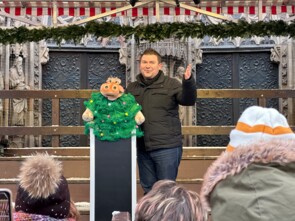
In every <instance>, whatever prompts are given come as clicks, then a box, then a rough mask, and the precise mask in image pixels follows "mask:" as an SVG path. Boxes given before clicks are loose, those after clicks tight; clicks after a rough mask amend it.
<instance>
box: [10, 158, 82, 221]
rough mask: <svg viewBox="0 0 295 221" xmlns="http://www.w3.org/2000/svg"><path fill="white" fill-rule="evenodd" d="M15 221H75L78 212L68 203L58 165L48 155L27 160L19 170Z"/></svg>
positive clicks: (60, 169) (67, 191)
mask: <svg viewBox="0 0 295 221" xmlns="http://www.w3.org/2000/svg"><path fill="white" fill-rule="evenodd" d="M19 179H20V182H19V186H18V190H17V194H16V199H15V212H14V214H13V216H14V220H15V221H18V220H22V221H23V220H34V221H37V220H40V221H41V220H45V221H55V220H64V221H75V220H79V212H78V210H77V208H76V207H75V204H74V203H73V202H72V201H71V198H70V192H69V187H68V183H67V180H66V178H65V177H64V176H63V175H62V165H61V162H59V161H57V160H55V159H54V158H53V157H51V156H49V155H48V154H36V155H33V156H31V157H29V158H27V159H26V160H25V161H24V163H23V164H22V166H21V168H20V174H19Z"/></svg>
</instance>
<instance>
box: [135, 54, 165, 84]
mask: <svg viewBox="0 0 295 221" xmlns="http://www.w3.org/2000/svg"><path fill="white" fill-rule="evenodd" d="M161 67H162V64H161V63H159V60H158V57H157V56H156V55H143V56H142V57H141V60H140V66H139V68H140V72H141V74H142V75H143V77H144V78H147V79H152V78H154V77H155V76H156V75H157V74H158V72H159V70H160V69H161Z"/></svg>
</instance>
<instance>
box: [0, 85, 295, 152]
mask: <svg viewBox="0 0 295 221" xmlns="http://www.w3.org/2000/svg"><path fill="white" fill-rule="evenodd" d="M92 92H98V91H94V90H24V91H21V90H0V99H3V100H7V99H13V98H27V99H50V100H51V101H52V116H51V117H52V125H51V126H33V125H32V126H0V134H5V135H49V136H52V147H58V146H59V139H60V135H83V134H84V127H83V126H59V122H60V119H59V116H60V114H59V112H60V110H59V103H60V99H65V98H67V99H88V98H89V97H90V96H91V93H92ZM196 93H197V98H203V99H204V98H205V99H212V98H256V99H257V103H258V104H259V105H260V106H265V104H266V99H270V98H284V99H287V98H294V97H295V90H292V89H288V90H281V89H271V90H269V89H263V90H256V89H199V90H196ZM233 128H234V126H183V127H182V132H183V134H184V135H227V134H229V132H230V131H231V130H232V129H233ZM292 128H293V127H292Z"/></svg>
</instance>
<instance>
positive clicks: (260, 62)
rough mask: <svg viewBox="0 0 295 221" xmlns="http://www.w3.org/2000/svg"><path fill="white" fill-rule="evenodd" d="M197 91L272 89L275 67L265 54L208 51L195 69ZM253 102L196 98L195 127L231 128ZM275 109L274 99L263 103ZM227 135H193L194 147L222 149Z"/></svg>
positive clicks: (275, 75)
mask: <svg viewBox="0 0 295 221" xmlns="http://www.w3.org/2000/svg"><path fill="white" fill-rule="evenodd" d="M196 73H197V74H196V80H197V88H199V89H205V88H206V89H208V88H211V89H230V88H241V89H272V88H278V65H277V64H274V63H271V61H270V52H269V51H257V52H255V51H251V52H243V51H238V52H218V53H216V52H214V53H213V52H210V51H207V52H206V51H205V52H204V54H203V63H202V64H200V65H197V67H196ZM255 104H257V103H256V100H255V99H197V124H198V125H202V126H206V125H211V126H213V125H235V124H236V122H237V120H238V119H239V117H240V115H241V113H242V112H243V111H244V110H245V108H247V107H249V106H251V105H255ZM267 106H268V107H275V108H278V100H277V99H270V100H268V101H267ZM228 141H229V139H228V136H197V141H196V143H197V144H196V145H198V146H226V145H227V144H228Z"/></svg>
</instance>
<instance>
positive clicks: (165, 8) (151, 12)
mask: <svg viewBox="0 0 295 221" xmlns="http://www.w3.org/2000/svg"><path fill="white" fill-rule="evenodd" d="M235 3H236V1H235ZM240 3H241V4H240V5H237V4H236V5H233V6H218V5H215V6H214V5H212V4H205V3H204V4H200V5H198V6H196V5H194V3H193V1H192V3H191V4H190V5H191V6H194V7H196V8H199V9H202V10H206V11H208V12H213V13H216V14H230V15H232V14H238V13H247V14H251V15H254V14H258V10H259V9H258V6H257V2H256V5H251V4H249V5H248V6H245V1H243V0H242V1H240ZM126 5H128V3H126V2H107V3H103V2H100V3H92V4H91V2H90V3H89V1H88V2H74V1H72V2H57V14H58V16H62V15H68V16H87V17H88V16H95V15H97V14H101V13H104V12H108V11H111V10H115V9H117V8H120V7H123V6H126ZM52 8H53V6H52V2H43V1H34V2H31V3H30V2H24V1H13V2H12V1H2V2H1V3H0V9H1V10H3V11H5V12H6V13H9V14H11V15H15V16H23V15H32V16H42V15H52V12H53V10H52ZM262 13H268V14H272V15H276V14H281V13H287V14H290V15H293V14H295V5H294V4H291V5H284V4H275V5H271V4H267V5H263V6H262ZM160 14H161V15H172V16H179V15H196V14H198V13H197V12H194V11H190V10H187V9H183V8H179V7H175V6H171V5H167V4H160ZM155 15H156V7H155V5H154V4H151V3H150V4H148V5H145V6H144V7H138V8H135V7H134V8H132V9H129V10H126V11H123V12H119V13H117V14H113V15H111V16H113V17H115V16H130V17H138V16H155Z"/></svg>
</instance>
